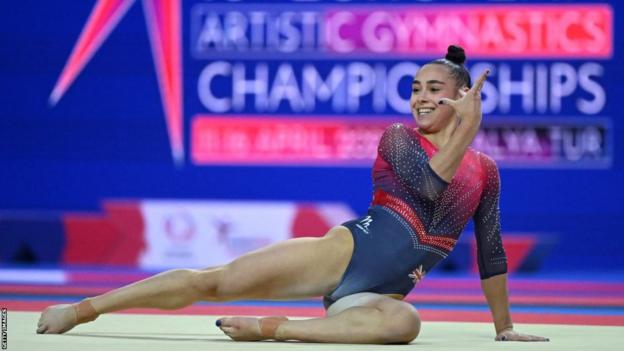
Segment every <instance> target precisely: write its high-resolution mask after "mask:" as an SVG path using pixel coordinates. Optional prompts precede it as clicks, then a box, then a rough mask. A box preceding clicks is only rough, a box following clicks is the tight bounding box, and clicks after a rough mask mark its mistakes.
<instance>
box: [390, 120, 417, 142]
mask: <svg viewBox="0 0 624 351" xmlns="http://www.w3.org/2000/svg"><path fill="white" fill-rule="evenodd" d="M414 134H418V133H413V132H412V130H411V129H410V128H409V127H407V126H405V125H404V124H403V123H393V124H391V125H389V126H388V127H386V130H385V131H384V133H383V138H392V139H394V138H413V135H414Z"/></svg>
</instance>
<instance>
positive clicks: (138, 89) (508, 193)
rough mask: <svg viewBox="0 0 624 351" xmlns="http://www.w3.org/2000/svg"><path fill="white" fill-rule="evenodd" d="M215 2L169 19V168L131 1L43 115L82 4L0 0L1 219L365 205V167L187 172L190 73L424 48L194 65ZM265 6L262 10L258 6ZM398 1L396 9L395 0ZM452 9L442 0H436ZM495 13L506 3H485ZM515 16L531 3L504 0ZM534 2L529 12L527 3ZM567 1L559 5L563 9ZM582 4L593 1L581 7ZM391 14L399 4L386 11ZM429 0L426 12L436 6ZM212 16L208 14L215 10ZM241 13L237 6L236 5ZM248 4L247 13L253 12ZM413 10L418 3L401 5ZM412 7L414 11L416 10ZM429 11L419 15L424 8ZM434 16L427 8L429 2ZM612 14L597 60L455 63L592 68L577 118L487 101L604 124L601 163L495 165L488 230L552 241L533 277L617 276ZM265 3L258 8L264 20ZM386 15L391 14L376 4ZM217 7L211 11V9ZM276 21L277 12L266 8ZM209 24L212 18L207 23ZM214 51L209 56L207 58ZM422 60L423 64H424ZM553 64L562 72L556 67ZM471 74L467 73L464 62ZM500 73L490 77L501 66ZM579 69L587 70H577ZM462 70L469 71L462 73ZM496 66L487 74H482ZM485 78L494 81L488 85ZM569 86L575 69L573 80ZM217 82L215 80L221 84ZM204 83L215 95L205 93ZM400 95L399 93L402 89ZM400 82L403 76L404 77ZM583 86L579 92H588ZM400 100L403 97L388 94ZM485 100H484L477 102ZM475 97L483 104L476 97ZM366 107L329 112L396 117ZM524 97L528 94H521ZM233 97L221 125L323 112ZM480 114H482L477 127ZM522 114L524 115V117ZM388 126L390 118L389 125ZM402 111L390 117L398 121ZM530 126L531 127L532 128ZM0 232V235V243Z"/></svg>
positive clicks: (614, 7)
mask: <svg viewBox="0 0 624 351" xmlns="http://www.w3.org/2000/svg"><path fill="white" fill-rule="evenodd" d="M214 3H215V2H199V1H198V2H193V1H184V2H183V5H182V7H181V15H182V24H181V30H182V37H181V39H182V71H183V78H184V86H183V88H184V95H183V106H184V118H183V129H184V135H186V138H185V139H184V149H185V150H186V151H187V153H186V156H185V159H184V162H183V163H181V164H177V165H176V163H175V162H174V161H173V160H172V151H171V146H170V141H169V140H170V139H169V136H168V134H167V124H166V119H165V112H164V111H163V105H162V102H161V94H160V92H159V88H158V86H159V85H158V78H157V75H156V73H155V72H156V71H155V66H154V58H153V55H152V49H151V48H150V41H149V36H148V30H147V28H146V23H145V22H146V15H145V8H144V7H143V6H141V4H140V2H137V3H134V4H133V5H132V6H131V7H130V8H129V9H128V12H127V13H126V14H125V16H124V17H123V18H122V19H121V20H120V21H119V23H118V24H117V25H116V26H115V28H114V29H113V30H112V32H111V33H110V35H109V36H108V37H107V38H106V40H105V41H104V42H103V44H102V46H101V47H100V48H99V49H98V50H97V51H96V53H95V54H94V56H93V57H92V59H91V60H90V61H89V62H88V63H87V64H86V66H85V67H84V69H83V70H82V72H81V73H80V74H79V75H78V77H77V78H76V80H75V81H74V82H73V83H72V84H71V86H70V87H69V89H68V90H67V92H66V93H65V94H64V96H63V97H62V99H61V100H60V101H59V102H58V103H56V104H55V105H54V106H52V105H51V104H50V103H49V102H48V98H49V96H50V93H51V91H52V89H53V87H54V86H55V84H56V82H57V80H58V78H59V76H60V74H61V72H62V70H63V67H64V66H65V64H66V62H67V60H68V57H69V55H70V53H71V52H72V49H73V48H74V45H75V43H76V41H77V39H78V37H79V35H80V33H81V32H82V31H83V27H84V26H85V22H86V21H87V18H88V17H89V14H90V13H91V11H92V9H93V6H94V4H95V1H73V0H63V1H34V0H21V1H4V2H2V4H0V210H1V211H13V210H18V211H30V210H50V211H57V212H61V211H76V210H80V211H90V210H99V205H100V200H102V199H104V198H132V199H134V198H137V199H138V198H176V199H237V200H238V199H266V200H297V201H343V202H346V203H348V204H349V205H350V206H351V207H352V208H353V209H354V210H355V211H356V212H357V213H363V212H364V211H365V210H366V208H367V206H368V203H369V201H370V197H371V178H370V167H364V166H358V167H342V166H341V167H330V166H299V165H294V164H291V165H282V166H274V165H259V164H251V165H244V166H236V165H197V164H194V163H193V162H192V160H191V158H190V156H189V154H190V150H191V145H190V143H191V142H190V140H191V133H192V131H191V122H192V120H193V116H194V115H196V114H204V115H208V116H209V115H210V114H211V113H213V112H214V111H210V110H209V109H208V108H207V107H206V106H205V105H204V104H203V103H202V101H201V99H200V98H199V94H198V89H199V88H198V76H199V75H200V74H201V73H202V71H203V70H204V69H205V67H207V66H208V65H209V64H211V63H213V62H216V61H225V62H238V63H241V64H242V65H244V66H245V67H248V69H247V72H248V74H249V72H250V71H253V69H255V68H256V67H257V65H258V62H260V61H262V62H266V63H267V64H268V67H269V69H270V71H271V72H270V74H274V71H275V70H276V69H277V66H278V65H279V64H280V63H283V62H291V63H292V66H293V70H294V71H295V74H298V73H297V72H298V70H300V69H301V65H302V64H303V63H305V62H313V63H317V66H318V70H319V72H321V73H322V74H327V72H329V71H330V70H331V69H332V65H334V66H335V65H339V64H345V65H346V64H348V63H350V62H352V61H355V60H357V61H359V62H363V63H369V64H370V65H371V66H374V65H375V64H379V63H382V64H384V65H385V67H392V66H393V65H394V64H395V63H397V62H399V61H406V60H410V61H413V62H415V63H417V64H423V63H426V62H427V61H429V59H430V57H428V56H432V57H433V56H441V55H442V52H440V53H439V54H436V55H434V53H433V52H432V50H429V51H427V53H426V54H425V55H421V56H416V57H415V58H413V59H412V58H410V57H409V56H405V57H397V56H396V55H394V56H392V55H385V56H384V55H383V54H378V55H377V54H370V55H362V56H354V55H351V56H349V55H343V56H341V55H338V54H334V55H333V56H332V55H330V54H328V55H327V57H321V56H322V53H321V54H319V53H315V52H314V51H312V53H311V54H310V58H309V59H308V61H306V58H305V53H304V57H299V58H297V59H295V60H292V61H289V56H288V55H287V54H280V53H276V54H271V53H269V54H266V55H265V56H262V55H259V56H258V58H255V57H253V54H249V53H244V52H243V53H241V52H239V53H234V54H232V55H230V56H228V55H229V54H228V52H227V51H221V52H217V51H214V57H210V53H211V51H210V50H207V53H204V54H205V55H207V56H202V57H198V56H197V55H196V54H197V53H194V51H193V45H194V44H195V40H197V37H196V33H195V34H194V33H192V28H193V26H192V23H191V22H192V18H193V9H194V8H196V7H195V6H196V5H197V4H204V5H206V4H208V5H210V6H212V5H213V4H214ZM262 3H265V2H262ZM406 3H408V2H406ZM440 3H441V4H447V5H448V4H455V2H448V1H447V2H440ZM483 3H487V4H488V6H489V5H493V4H509V3H510V2H509V1H501V2H496V1H486V2H475V3H474V4H483ZM516 3H519V4H525V5H527V6H534V5H536V4H538V2H535V1H529V2H516ZM540 3H542V2H540ZM569 3H572V4H574V2H566V4H569ZM582 3H583V4H604V2H597V1H583V2H582ZM396 4H397V5H396V6H399V5H400V2H397V3H396ZM437 4H438V3H436V6H437ZM330 5H331V6H334V7H332V8H331V9H333V10H335V9H340V8H350V7H349V6H351V8H355V7H358V6H360V7H361V8H367V7H372V5H371V3H370V2H347V3H344V2H335V3H333V2H314V3H313V4H301V3H296V4H295V3H287V4H286V5H280V8H281V6H284V10H283V11H287V10H289V9H290V10H292V11H300V10H305V9H306V6H309V8H310V9H317V8H321V9H323V8H324V6H330ZM215 6H216V5H215ZM246 6H248V7H244V6H243V5H240V4H239V3H238V2H232V3H229V2H219V5H218V6H216V7H215V9H217V10H215V11H217V13H219V14H223V13H226V12H227V11H237V10H240V11H241V12H242V13H248V12H249V11H251V10H253V9H256V10H258V9H263V8H264V7H263V6H265V5H263V4H259V5H253V4H252V5H246ZM250 6H251V7H250ZM253 6H256V7H255V8H254V7H253ZM409 6H413V7H414V8H415V9H416V10H418V9H419V6H421V5H420V4H413V5H409ZM422 6H425V5H422ZM427 6H430V5H427ZM440 6H441V5H440ZM609 6H610V7H609V8H610V9H611V11H612V16H613V23H612V24H613V29H612V33H613V34H612V38H609V40H612V43H611V44H610V45H611V47H612V50H613V52H612V55H611V57H585V58H573V57H563V58H562V57H559V58H557V57H555V58H548V57H520V56H514V55H510V57H494V56H492V57H486V56H481V57H475V58H472V57H471V56H470V54H471V53H470V51H468V56H469V64H470V65H475V64H477V63H480V64H487V65H491V66H492V67H494V68H495V72H494V76H493V77H492V79H491V81H492V80H493V83H492V88H500V84H498V83H496V79H497V77H500V74H501V69H503V70H504V69H505V67H508V68H509V69H510V70H511V74H512V76H513V79H515V80H520V79H521V75H522V74H523V73H522V72H523V69H524V67H525V65H529V66H530V67H531V69H534V70H538V68H537V67H538V66H539V65H543V66H544V67H546V68H545V69H546V70H547V71H548V72H552V71H553V69H554V68H553V65H555V64H560V63H566V64H568V66H569V67H572V69H573V70H575V71H576V72H577V73H578V72H580V71H581V67H582V66H583V65H587V64H588V63H590V64H593V63H595V64H597V65H598V66H600V67H601V68H600V69H599V71H600V72H599V73H600V74H593V75H592V78H591V79H592V80H593V81H594V82H595V84H598V85H599V86H600V87H601V88H602V90H603V91H604V92H605V94H606V101H605V102H604V106H601V107H600V108H599V110H598V111H597V112H592V113H583V112H582V111H580V109H579V107H578V104H577V102H578V100H579V99H587V100H591V99H594V98H595V96H592V94H591V93H589V92H588V91H587V90H586V89H583V86H582V84H581V83H580V80H579V83H578V84H577V85H576V86H575V90H574V92H572V93H571V94H569V95H568V96H565V97H564V98H562V102H561V103H562V105H561V108H560V109H559V110H556V109H555V108H553V107H552V106H550V105H549V107H548V108H546V111H537V109H535V111H534V112H533V113H527V111H526V108H525V107H524V106H523V101H522V99H521V97H520V96H517V95H516V96H512V98H511V100H510V107H509V109H506V108H505V107H504V106H502V105H501V104H497V105H495V106H493V107H492V108H491V110H490V111H488V112H489V113H488V116H486V117H485V119H486V120H487V119H488V118H491V119H492V120H493V121H497V120H499V121H507V120H513V121H519V120H520V121H525V120H529V121H530V120H532V119H531V118H539V120H542V121H543V120H545V121H546V122H547V123H548V122H549V121H556V120H562V119H563V120H566V121H567V122H570V121H572V123H577V124H579V125H582V124H584V123H594V121H600V125H601V126H602V127H604V129H605V130H604V132H605V140H604V145H603V146H604V148H605V150H606V151H605V155H606V156H605V157H606V160H607V161H606V163H605V162H602V163H600V164H594V163H592V162H591V160H590V161H587V160H586V161H587V162H585V161H581V162H576V163H574V162H571V163H570V164H568V165H563V166H555V167H551V166H548V165H541V166H540V165H536V164H520V165H509V166H505V165H502V166H501V178H502V200H501V209H502V225H503V228H504V231H506V232H530V233H537V234H538V235H543V236H544V238H547V240H551V241H552V242H553V243H555V244H554V245H555V246H553V247H552V250H551V251H550V252H549V254H548V255H547V258H546V261H545V262H544V269H546V270H569V269H582V270H585V269H596V270H602V271H604V270H621V269H623V268H624V259H622V255H621V253H622V252H624V240H621V239H620V237H619V235H621V231H622V229H621V228H623V227H624V205H623V203H624V189H623V188H622V182H623V180H624V162H623V161H624V143H622V140H621V138H620V136H621V135H623V125H624V123H622V121H621V118H620V116H619V112H620V111H619V110H620V109H621V106H620V105H621V104H620V103H619V102H620V101H619V100H620V99H621V97H620V94H621V84H622V78H623V77H624V75H622V72H623V69H622V62H623V59H624V52H623V49H624V41H623V39H622V35H621V30H622V29H624V27H623V26H622V19H621V15H622V14H623V13H624V5H622V3H621V2H612V3H611V4H610V5H609ZM276 8H277V7H273V8H270V10H269V11H277V10H275V9H276ZM388 8H391V7H388ZM219 11H220V12H219ZM280 11H282V10H280ZM218 18H220V19H223V17H218ZM215 50H216V49H215ZM432 57H431V58H432ZM568 66H566V67H568ZM473 67H474V66H473ZM501 67H502V68H501ZM590 68H591V67H590ZM475 69H476V68H475ZM496 70H498V71H496ZM497 73H498V76H497ZM578 76H579V77H580V76H581V73H578ZM223 77H225V78H223ZM223 77H222V78H223V79H224V80H223V81H214V82H213V86H212V87H211V89H213V92H214V93H215V95H217V96H219V97H224V96H227V94H228V92H229V91H230V90H231V89H232V87H231V82H228V81H227V76H223ZM215 84H216V87H215V86H214V85H215ZM401 84H402V85H401V86H405V85H406V83H405V82H402V83H401ZM407 84H409V80H408V81H407ZM587 86H591V84H588V85H587ZM401 94H403V95H404V96H407V95H408V94H409V88H406V89H405V90H404V92H402V93H401ZM485 94H486V95H487V91H486V92H485ZM486 97H487V96H486ZM366 99H369V100H370V99H371V98H370V97H368V98H365V99H363V100H362V102H361V105H360V106H359V107H358V108H357V110H356V111H348V110H347V111H344V112H343V113H341V116H347V117H346V118H348V116H359V117H361V116H364V117H366V116H370V115H376V116H377V118H387V119H388V123H391V122H392V121H395V120H397V116H398V115H400V113H398V111H395V110H393V109H392V108H390V107H386V108H385V109H384V110H383V111H381V112H379V111H376V110H375V108H374V106H373V104H372V103H371V102H370V101H368V102H367V100H366ZM534 99H537V98H534ZM260 112H262V113H259V111H258V109H257V108H255V107H254V103H253V100H251V98H250V97H247V101H246V102H245V104H244V106H243V107H242V108H241V109H240V110H239V111H235V110H233V109H230V110H228V111H225V112H223V113H220V114H221V115H232V118H238V117H236V115H237V114H245V115H250V114H251V115H253V114H258V113H259V114H260V115H263V116H266V115H271V116H277V117H276V118H279V116H280V115H282V114H283V115H289V116H291V117H292V116H293V115H297V116H301V118H304V117H305V116H311V115H324V116H327V115H330V116H331V115H332V114H334V113H335V112H336V110H335V109H334V108H333V107H332V105H331V102H329V101H323V102H319V103H318V104H317V105H316V106H315V107H314V109H313V110H312V111H294V110H293V108H292V107H291V106H289V105H288V104H286V103H283V104H280V105H279V106H278V107H277V109H276V111H268V110H267V111H260ZM490 116H491V117H490ZM525 117H526V118H525ZM401 118H402V120H401ZM409 120H410V117H409V115H404V117H399V119H398V121H403V122H408V121H409ZM536 120H537V119H536ZM0 235H1V233H0Z"/></svg>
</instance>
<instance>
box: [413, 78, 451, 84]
mask: <svg viewBox="0 0 624 351" xmlns="http://www.w3.org/2000/svg"><path fill="white" fill-rule="evenodd" d="M414 84H420V81H419V80H416V79H414V81H413V82H412V85H414ZM427 84H446V83H444V82H442V81H439V80H435V79H432V80H428V81H427Z"/></svg>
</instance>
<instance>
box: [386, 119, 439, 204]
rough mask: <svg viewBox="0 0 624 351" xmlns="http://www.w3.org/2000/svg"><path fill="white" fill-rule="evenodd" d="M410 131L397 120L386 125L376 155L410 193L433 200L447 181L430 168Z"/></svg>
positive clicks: (425, 156) (420, 147) (426, 158)
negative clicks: (388, 165) (388, 166)
mask: <svg viewBox="0 0 624 351" xmlns="http://www.w3.org/2000/svg"><path fill="white" fill-rule="evenodd" d="M409 133H410V131H409V130H408V129H407V128H406V127H405V126H404V125H402V124H400V123H396V124H393V125H391V126H390V127H388V128H387V129H386V131H385V132H384V134H383V135H382V137H381V141H380V142H379V150H378V152H379V156H381V158H383V159H384V160H385V161H386V162H387V163H388V164H390V166H391V167H392V169H393V171H394V173H395V174H396V176H397V178H398V180H399V181H400V182H401V184H402V185H403V186H405V188H407V189H408V191H409V192H410V193H412V195H414V196H418V197H424V198H426V199H428V200H431V201H434V200H435V199H436V198H437V197H438V196H439V195H440V193H442V192H443V191H444V189H446V187H447V186H448V183H447V182H446V181H444V179H442V178H440V176H438V175H437V174H436V173H435V172H434V171H433V169H431V166H430V165H429V157H428V156H427V153H426V152H425V150H424V149H423V148H422V146H421V145H420V144H419V142H418V140H416V139H414V138H413V137H410V134H409Z"/></svg>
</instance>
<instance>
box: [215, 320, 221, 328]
mask: <svg viewBox="0 0 624 351" xmlns="http://www.w3.org/2000/svg"><path fill="white" fill-rule="evenodd" d="M215 324H216V325H217V327H220V326H221V320H220V319H217V323H215Z"/></svg>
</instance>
